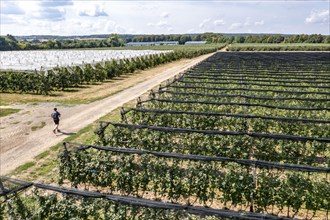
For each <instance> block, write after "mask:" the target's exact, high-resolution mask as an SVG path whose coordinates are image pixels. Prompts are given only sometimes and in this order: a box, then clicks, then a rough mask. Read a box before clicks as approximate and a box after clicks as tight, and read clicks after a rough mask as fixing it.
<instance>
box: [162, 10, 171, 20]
mask: <svg viewBox="0 0 330 220" xmlns="http://www.w3.org/2000/svg"><path fill="white" fill-rule="evenodd" d="M169 16H170V14H169V13H168V12H167V11H165V12H163V13H162V17H163V18H168V17H169Z"/></svg>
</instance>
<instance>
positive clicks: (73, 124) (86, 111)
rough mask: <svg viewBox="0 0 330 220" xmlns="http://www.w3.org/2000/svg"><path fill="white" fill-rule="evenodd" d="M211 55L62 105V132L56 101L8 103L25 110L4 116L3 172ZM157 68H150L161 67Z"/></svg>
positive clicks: (0, 141)
mask: <svg viewBox="0 0 330 220" xmlns="http://www.w3.org/2000/svg"><path fill="white" fill-rule="evenodd" d="M211 55H212V54H208V55H203V56H201V57H197V58H194V59H191V60H187V61H185V62H181V63H179V64H178V65H176V66H173V67H171V68H168V69H165V70H163V71H161V72H159V73H157V75H156V76H155V77H152V78H150V79H147V80H145V81H143V82H142V83H139V84H137V85H135V86H132V87H130V88H128V89H125V90H124V91H122V92H119V93H117V94H115V95H112V96H110V97H108V98H105V99H102V100H100V101H96V102H92V103H89V104H81V105H75V106H59V107H58V110H59V112H60V113H61V114H62V118H61V125H60V129H61V131H62V132H63V134H58V135H54V134H53V133H52V129H53V127H54V125H53V121H52V119H51V117H50V113H51V112H52V109H53V108H54V107H55V106H56V103H54V102H44V103H38V104H37V105H33V104H32V105H31V104H30V105H20V106H7V107H12V108H18V109H22V110H21V111H20V112H18V113H16V114H13V115H10V116H7V117H3V118H1V126H0V161H1V163H0V175H5V174H6V173H8V172H10V171H11V170H13V169H15V168H16V167H17V166H19V165H21V164H23V163H25V162H28V161H30V160H32V159H33V158H34V157H35V156H36V155H38V154H40V153H42V152H43V151H45V150H47V149H48V148H50V147H51V146H54V145H56V144H58V143H60V142H62V141H63V140H64V139H65V138H66V137H67V136H68V135H71V134H73V133H76V132H78V131H79V130H80V129H82V128H84V127H86V126H87V125H89V124H91V123H93V122H94V121H96V120H97V119H99V118H100V117H102V116H104V115H105V114H107V113H109V112H111V111H112V110H114V109H116V108H118V107H120V106H122V105H123V104H124V103H126V102H128V101H130V100H132V99H136V98H137V97H138V96H140V95H142V94H143V93H145V92H146V91H147V90H150V89H152V88H153V87H155V86H156V85H158V84H160V83H161V82H163V81H165V80H166V79H169V78H171V77H173V76H175V75H176V74H178V73H180V72H182V71H183V70H185V69H188V68H189V67H191V66H193V65H196V64H197V63H198V62H200V61H202V60H204V59H206V58H207V57H209V56H211ZM156 69H157V68H156ZM156 69H151V70H148V71H159V69H158V70H156ZM136 77H141V76H136ZM118 90H119V89H118Z"/></svg>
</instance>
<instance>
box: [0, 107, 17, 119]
mask: <svg viewBox="0 0 330 220" xmlns="http://www.w3.org/2000/svg"><path fill="white" fill-rule="evenodd" d="M19 111H20V109H15V108H0V117H5V116H8V115H11V114H14V113H17V112H19Z"/></svg>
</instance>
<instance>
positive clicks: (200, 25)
mask: <svg viewBox="0 0 330 220" xmlns="http://www.w3.org/2000/svg"><path fill="white" fill-rule="evenodd" d="M210 21H211V19H210V18H206V19H204V20H203V21H202V22H201V23H200V24H199V27H200V28H204V27H205V26H206V24H207V23H209V22H210Z"/></svg>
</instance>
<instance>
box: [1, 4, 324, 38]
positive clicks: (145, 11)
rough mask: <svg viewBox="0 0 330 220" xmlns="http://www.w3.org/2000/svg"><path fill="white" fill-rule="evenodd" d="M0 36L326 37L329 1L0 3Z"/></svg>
mask: <svg viewBox="0 0 330 220" xmlns="http://www.w3.org/2000/svg"><path fill="white" fill-rule="evenodd" d="M0 4H1V5H0V6H1V7H0V10H1V14H0V16H1V20H0V22H1V29H0V31H1V35H6V34H13V35H35V34H38V35H46V34H47V35H87V34H109V33H119V34H176V33H179V34H180V33H202V32H216V33H281V34H327V35H329V34H330V24H329V7H330V1H329V0H319V1H312V0H310V1H308V0H304V1H297V0H296V1H270V0H267V1H247V0H237V1H229V0H227V1H207V0H206V1H202V0H200V1H197V0H194V1H188V0H185V1H168V0H166V1H165V0H164V1H123V0H121V1H119V0H118V1H112V0H108V1H99V0H90V1H87V0H80V1H74V0H39V1H28V0H22V1H19V0H15V1H9V0H1V3H0Z"/></svg>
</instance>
